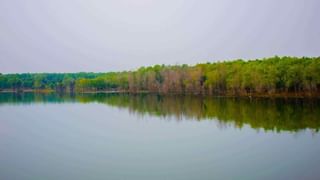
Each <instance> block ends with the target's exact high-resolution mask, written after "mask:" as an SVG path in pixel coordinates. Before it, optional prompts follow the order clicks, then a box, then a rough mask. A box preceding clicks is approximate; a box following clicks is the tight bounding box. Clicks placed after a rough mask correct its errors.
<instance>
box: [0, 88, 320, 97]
mask: <svg viewBox="0 0 320 180" xmlns="http://www.w3.org/2000/svg"><path fill="white" fill-rule="evenodd" d="M0 93H17V94H19V93H39V94H42V93H44V94H46V93H61V94H68V93H74V94H97V93H104V94H159V95H195V96H204V97H232V98H238V97H239V98H241V97H246V98H271V99H272V98H306V99H320V93H319V92H315V93H310V92H298V93H292V92H290V93H284V92H281V93H266V94H263V93H251V94H238V95H234V94H228V93H227V94H199V93H175V92H170V93H163V92H149V91H137V92H130V91H125V90H119V91H117V90H112V91H108V90H99V91H75V92H70V91H65V92H58V91H55V90H51V89H44V90H34V89H24V90H9V89H4V90H0Z"/></svg>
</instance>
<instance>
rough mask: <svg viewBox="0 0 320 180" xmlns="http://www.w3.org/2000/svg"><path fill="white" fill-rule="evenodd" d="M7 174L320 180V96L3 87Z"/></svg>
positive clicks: (0, 145)
mask: <svg viewBox="0 0 320 180" xmlns="http://www.w3.org/2000/svg"><path fill="white" fill-rule="evenodd" d="M0 115H1V116H0V179H4V180H7V179H8V180H14V179H19V180H20V179H27V180H28V179H30V180H35V179H54V180H56V179H112V180H118V179H121V180H122V179H130V180H131V179H139V180H144V179H148V180H151V179H152V180H153V179H160V180H163V179H179V180H180V179H181V180H187V179H196V180H199V179H246V180H247V179H320V156H319V153H320V133H319V128H320V102H319V100H313V101H310V100H308V101H307V100H298V99H291V100H283V99H275V100H266V99H233V98H212V97H211V98H209V97H207V98H201V97H194V96H157V95H135V96H133V95H111V94H109V95H108V94H86V95H57V94H48V95H44V94H40V95H39V94H38V95H35V94H32V93H27V94H23V95H15V94H8V93H7V94H5V93H2V94H0Z"/></svg>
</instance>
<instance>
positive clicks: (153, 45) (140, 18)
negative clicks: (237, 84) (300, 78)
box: [0, 0, 320, 73]
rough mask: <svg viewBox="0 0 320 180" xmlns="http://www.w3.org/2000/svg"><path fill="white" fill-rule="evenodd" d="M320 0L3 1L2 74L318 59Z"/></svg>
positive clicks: (0, 30) (0, 32) (0, 15)
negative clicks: (272, 58)
mask: <svg viewBox="0 0 320 180" xmlns="http://www.w3.org/2000/svg"><path fill="white" fill-rule="evenodd" d="M319 9H320V1H319V0H74V1H73V0H1V1H0V72H2V73H15V72H79V71H90V72H92V71H96V72H104V71H118V70H132V69H136V68H137V67H140V66H146V65H154V64H196V63H200V62H208V61H210V62H213V61H217V60H225V59H228V60H229V59H238V58H243V59H252V58H261V57H269V56H274V55H279V56H283V55H288V56H319V55H320V13H319Z"/></svg>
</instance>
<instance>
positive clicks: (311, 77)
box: [0, 56, 320, 97]
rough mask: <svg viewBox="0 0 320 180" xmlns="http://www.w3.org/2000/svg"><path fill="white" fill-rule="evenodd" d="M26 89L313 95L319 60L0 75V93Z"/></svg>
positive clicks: (318, 89)
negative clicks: (119, 70) (121, 70)
mask: <svg viewBox="0 0 320 180" xmlns="http://www.w3.org/2000/svg"><path fill="white" fill-rule="evenodd" d="M26 90H30V91H57V92H102V91H106V92H107V91H110V92H128V93H141V92H149V93H160V94H201V95H216V96H286V95H292V96H313V97H319V95H320V57H287V56H284V57H278V56H275V57H270V58H264V59H256V60H242V59H239V60H233V61H219V62H213V63H210V62H208V63H202V64H197V65H193V66H190V65H185V64H184V65H154V66H150V67H141V68H139V69H137V70H134V71H123V72H107V73H84V72H81V73H23V74H0V91H15V92H21V91H26Z"/></svg>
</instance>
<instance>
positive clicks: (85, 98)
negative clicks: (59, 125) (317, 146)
mask: <svg viewBox="0 0 320 180" xmlns="http://www.w3.org/2000/svg"><path fill="white" fill-rule="evenodd" d="M66 102H69V103H70V102H72V103H79V102H80V103H91V102H98V103H103V104H107V105H109V106H113V107H118V108H124V109H129V111H130V112H133V113H137V114H139V115H151V116H158V117H162V118H169V119H175V120H182V119H195V120H199V121H200V120H204V119H213V120H217V121H219V123H221V124H222V125H227V124H232V125H234V126H235V127H237V128H241V127H243V126H244V125H249V126H250V127H252V128H254V129H264V130H271V131H276V132H281V131H293V132H297V131H300V130H304V129H311V130H313V131H314V132H319V127H320V101H319V100H305V99H248V98H219V97H198V96H173V95H171V96H168V95H167V96H161V95H150V94H140V95H130V94H104V93H97V94H72V95H70V94H55V93H52V94H35V93H24V94H13V93H0V105H1V104H2V105H3V104H8V103H9V104H31V103H66Z"/></svg>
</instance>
